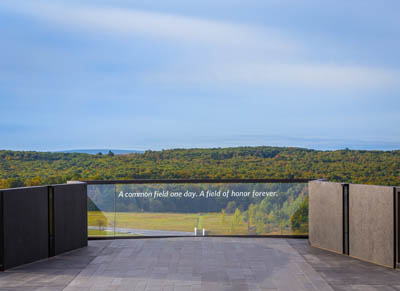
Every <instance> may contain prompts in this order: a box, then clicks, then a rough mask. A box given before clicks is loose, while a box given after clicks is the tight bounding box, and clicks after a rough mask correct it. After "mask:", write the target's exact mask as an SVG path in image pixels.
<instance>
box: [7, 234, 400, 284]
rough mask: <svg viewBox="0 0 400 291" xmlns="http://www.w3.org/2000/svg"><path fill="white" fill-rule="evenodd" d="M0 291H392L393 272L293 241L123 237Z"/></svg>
mask: <svg viewBox="0 0 400 291" xmlns="http://www.w3.org/2000/svg"><path fill="white" fill-rule="evenodd" d="M0 290H21V291H22V290H46V291H50V290H67V291H75V290H96V291H101V290H157V291H159V290H207V291H212V290H296V291H297V290H307V291H310V290H322V291H323V290H400V272H399V271H396V270H391V269H387V268H384V267H379V266H375V265H372V264H368V263H364V262H361V261H358V260H355V259H351V258H348V257H345V256H341V255H337V254H331V253H328V252H326V251H322V250H318V249H313V248H310V247H309V246H308V242H307V240H300V239H273V238H207V237H206V238H203V237H190V238H162V239H126V240H114V241H90V242H89V247H87V248H84V249H81V250H78V251H74V252H71V253H68V254H65V255H61V256H57V257H54V258H51V259H48V260H44V261H41V262H37V263H33V264H30V265H26V266H23V267H20V268H16V269H13V270H9V271H7V272H4V273H0Z"/></svg>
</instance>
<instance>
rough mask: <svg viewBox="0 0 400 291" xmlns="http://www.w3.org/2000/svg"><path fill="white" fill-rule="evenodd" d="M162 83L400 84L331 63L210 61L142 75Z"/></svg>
mask: <svg viewBox="0 0 400 291" xmlns="http://www.w3.org/2000/svg"><path fill="white" fill-rule="evenodd" d="M143 79H144V80H146V81H152V82H165V83H171V82H172V83H179V82H181V83H182V82H183V83H185V82H186V83H192V84H193V83H208V84H211V83H219V84H224V83H225V84H241V85H247V86H260V85H265V86H270V85H279V86H290V87H305V88H313V89H338V90H370V89H380V88H385V87H393V86H400V72H399V71H396V70H391V71H390V70H384V69H379V68H369V67H362V66H347V65H334V64H311V63H309V64H301V65H298V64H276V63H240V62H238V63H234V62H231V63H213V64H205V65H203V66H200V67H198V68H196V69H195V70H190V71H189V68H187V67H181V68H174V69H172V70H166V71H164V72H156V73H150V74H147V75H143Z"/></svg>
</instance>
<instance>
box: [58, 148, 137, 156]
mask: <svg viewBox="0 0 400 291" xmlns="http://www.w3.org/2000/svg"><path fill="white" fill-rule="evenodd" d="M108 151H112V152H113V153H114V154H117V155H124V154H132V153H137V154H142V153H144V151H138V150H116V149H77V150H65V151H56V152H57V153H80V154H90V155H96V154H98V153H102V154H107V153H108Z"/></svg>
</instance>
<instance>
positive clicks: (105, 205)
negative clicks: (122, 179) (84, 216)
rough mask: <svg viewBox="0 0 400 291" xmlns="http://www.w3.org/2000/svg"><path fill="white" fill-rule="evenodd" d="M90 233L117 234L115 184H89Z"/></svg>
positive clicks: (91, 234)
mask: <svg viewBox="0 0 400 291" xmlns="http://www.w3.org/2000/svg"><path fill="white" fill-rule="evenodd" d="M87 189H88V235H89V237H91V236H114V235H115V185H114V184H107V185H88V186H87Z"/></svg>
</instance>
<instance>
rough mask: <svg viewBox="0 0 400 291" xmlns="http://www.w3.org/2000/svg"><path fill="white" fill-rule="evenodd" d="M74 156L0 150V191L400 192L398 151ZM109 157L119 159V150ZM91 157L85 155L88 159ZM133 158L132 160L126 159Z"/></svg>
mask: <svg viewBox="0 0 400 291" xmlns="http://www.w3.org/2000/svg"><path fill="white" fill-rule="evenodd" d="M81 151H84V152H85V153H77V152H67V153H66V152H58V153H54V152H27V151H9V150H0V188H11V187H20V186H24V185H25V186H31V185H44V184H59V183H65V182H66V181H71V180H112V179H231V178H240V179H250V178H270V179H293V178H306V179H319V178H322V179H327V180H330V181H336V182H346V183H359V184H365V183H367V184H379V185H393V186H400V150H395V151H367V150H349V149H344V150H337V151H318V150H310V149H303V148H293V147H268V146H260V147H233V148H209V149H171V150H162V151H151V150H147V151H145V152H144V153H142V154H135V153H133V152H138V151H126V150H125V151H122V152H123V153H125V154H122V155H121V154H120V155H113V156H109V155H107V154H103V155H96V153H98V152H99V151H102V152H104V153H107V152H108V151H109V149H106V150H105V149H90V150H81ZM111 151H113V152H115V153H118V150H115V149H112V150H111ZM88 152H89V153H93V154H87V153H88ZM127 152H132V153H131V154H126V153H127Z"/></svg>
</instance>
